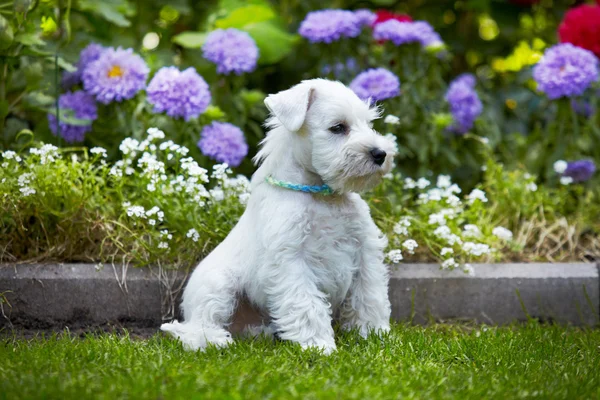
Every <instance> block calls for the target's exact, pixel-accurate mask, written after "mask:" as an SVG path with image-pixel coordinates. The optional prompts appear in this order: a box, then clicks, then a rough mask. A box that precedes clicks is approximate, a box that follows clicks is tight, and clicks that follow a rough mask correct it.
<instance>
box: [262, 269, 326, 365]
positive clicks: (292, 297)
mask: <svg viewBox="0 0 600 400" xmlns="http://www.w3.org/2000/svg"><path fill="white" fill-rule="evenodd" d="M314 280H315V277H314V274H313V272H312V271H311V269H310V266H309V265H307V264H306V263H305V262H303V261H301V260H295V261H291V262H288V263H285V264H283V265H281V264H280V265H277V266H275V267H274V269H273V274H272V276H271V279H269V285H268V288H267V296H268V306H269V311H270V314H271V317H272V318H273V323H274V326H275V328H276V329H277V331H278V335H279V337H280V338H281V339H284V340H291V341H293V342H296V343H299V344H300V345H301V346H302V348H309V347H316V348H320V349H322V350H323V352H324V353H325V354H330V353H332V352H333V351H335V349H336V347H335V340H334V337H333V328H332V326H331V321H332V317H331V305H330V304H329V301H328V300H327V295H326V294H324V293H323V292H322V291H320V290H319V289H318V287H317V284H316V282H315V281H314Z"/></svg>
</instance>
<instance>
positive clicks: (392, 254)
mask: <svg viewBox="0 0 600 400" xmlns="http://www.w3.org/2000/svg"><path fill="white" fill-rule="evenodd" d="M386 256H387V258H388V259H389V260H390V261H391V262H392V263H394V264H398V263H399V262H400V261H402V260H403V259H404V257H402V250H399V249H396V250H391V251H389V252H388V253H387V254H386Z"/></svg>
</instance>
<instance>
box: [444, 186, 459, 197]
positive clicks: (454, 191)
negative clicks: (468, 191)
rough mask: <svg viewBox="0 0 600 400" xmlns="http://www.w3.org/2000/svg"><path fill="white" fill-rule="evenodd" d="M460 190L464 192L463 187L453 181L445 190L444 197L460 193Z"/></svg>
mask: <svg viewBox="0 0 600 400" xmlns="http://www.w3.org/2000/svg"><path fill="white" fill-rule="evenodd" d="M460 192H462V189H461V188H460V187H459V186H458V185H457V184H456V183H453V184H452V185H450V186H449V187H448V188H447V189H446V190H444V197H448V196H451V195H452V194H458V193H460Z"/></svg>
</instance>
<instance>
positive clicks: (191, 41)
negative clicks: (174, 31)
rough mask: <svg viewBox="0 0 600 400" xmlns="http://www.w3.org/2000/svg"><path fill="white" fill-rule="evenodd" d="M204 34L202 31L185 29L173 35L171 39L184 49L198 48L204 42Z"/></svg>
mask: <svg viewBox="0 0 600 400" xmlns="http://www.w3.org/2000/svg"><path fill="white" fill-rule="evenodd" d="M206 35H207V34H206V33H204V32H192V31H187V32H182V33H180V34H179V35H176V36H174V37H173V38H172V39H171V40H172V42H173V43H175V44H178V45H180V46H182V47H185V48H186V49H199V48H200V47H202V45H203V44H204V41H205V40H206Z"/></svg>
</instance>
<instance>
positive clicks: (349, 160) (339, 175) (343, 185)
mask: <svg viewBox="0 0 600 400" xmlns="http://www.w3.org/2000/svg"><path fill="white" fill-rule="evenodd" d="M391 164H392V163H391V161H390V160H386V161H385V163H384V164H383V165H382V166H379V165H377V164H375V163H374V162H373V160H372V159H371V157H368V156H367V155H365V154H364V153H352V152H349V153H347V154H346V157H344V160H343V162H341V163H340V164H339V165H338V166H333V165H330V168H328V170H329V171H331V172H330V173H326V174H322V175H321V176H322V177H323V180H324V181H325V182H326V183H327V184H328V185H329V186H330V187H331V188H332V189H333V190H335V191H338V192H364V191H366V190H370V189H372V188H374V187H375V186H377V185H378V184H379V183H380V182H381V179H382V178H383V175H385V174H386V173H388V172H389V171H390V169H391Z"/></svg>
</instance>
